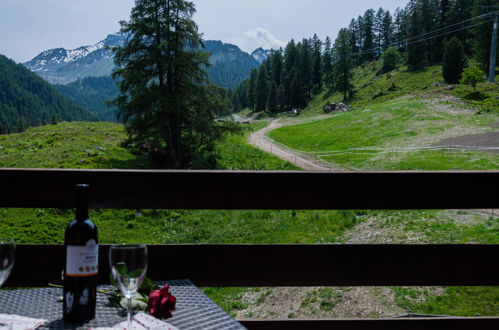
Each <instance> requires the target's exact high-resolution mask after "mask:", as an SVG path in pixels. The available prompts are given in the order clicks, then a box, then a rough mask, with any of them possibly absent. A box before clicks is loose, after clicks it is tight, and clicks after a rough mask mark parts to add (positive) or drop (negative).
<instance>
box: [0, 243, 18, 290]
mask: <svg viewBox="0 0 499 330" xmlns="http://www.w3.org/2000/svg"><path fill="white" fill-rule="evenodd" d="M15 258H16V245H15V241H14V240H13V239H11V238H0V287H2V285H3V284H4V283H5V281H6V280H7V278H8V277H9V275H10V272H11V271H12V267H13V266H14V259H15Z"/></svg>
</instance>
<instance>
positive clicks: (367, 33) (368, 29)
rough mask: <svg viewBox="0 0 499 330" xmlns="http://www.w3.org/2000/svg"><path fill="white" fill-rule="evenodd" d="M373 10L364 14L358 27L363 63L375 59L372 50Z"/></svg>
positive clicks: (373, 46)
mask: <svg viewBox="0 0 499 330" xmlns="http://www.w3.org/2000/svg"><path fill="white" fill-rule="evenodd" d="M374 16H375V13H374V10H373V9H369V10H367V11H366V12H365V13H364V17H363V18H362V24H361V26H360V29H361V31H362V32H361V34H362V51H363V52H365V53H364V54H363V55H362V59H363V61H372V60H374V58H375V55H374V52H373V49H374V48H375V45H374Z"/></svg>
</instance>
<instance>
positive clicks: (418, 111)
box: [269, 97, 499, 170]
mask: <svg viewBox="0 0 499 330" xmlns="http://www.w3.org/2000/svg"><path fill="white" fill-rule="evenodd" d="M498 122H499V116H498V115H497V114H495V113H483V114H479V115H478V114H476V113H475V112H473V111H471V110H469V109H466V108H464V107H458V105H455V104H449V103H446V102H444V101H442V100H440V99H436V98H422V97H403V98H398V99H393V100H389V101H385V102H382V103H376V104H372V105H369V106H366V107H363V108H360V109H355V110H353V111H350V112H344V113H340V114H335V115H332V117H331V118H328V119H323V120H318V121H313V122H309V123H305V124H301V125H293V126H285V127H282V128H280V129H277V130H275V131H272V132H270V134H269V136H270V137H271V138H272V139H274V140H275V141H277V142H279V143H281V144H284V145H285V146H287V147H290V148H292V149H296V150H299V151H302V152H305V153H309V154H311V155H314V156H317V157H320V158H322V159H323V160H325V161H328V162H332V163H336V164H339V165H341V166H344V167H346V168H351V169H364V170H483V169H496V168H499V157H498V156H497V153H495V154H494V153H489V152H485V151H466V152H461V151H460V150H456V149H454V150H452V149H449V148H445V147H442V148H436V150H427V149H420V150H407V148H425V147H432V146H437V145H440V141H442V140H444V139H446V138H452V137H455V136H462V135H472V134H482V133H489V132H494V131H497V128H496V127H495V124H497V123H498ZM352 149H360V150H352Z"/></svg>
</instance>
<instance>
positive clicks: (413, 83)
mask: <svg viewBox="0 0 499 330" xmlns="http://www.w3.org/2000/svg"><path fill="white" fill-rule="evenodd" d="M382 65H383V64H382V61H377V62H372V63H367V64H364V65H362V66H359V67H357V68H355V69H354V70H353V78H352V85H353V97H352V98H351V99H349V100H347V101H346V102H345V101H344V100H343V95H342V94H341V93H340V92H331V91H329V90H323V91H322V92H321V93H319V94H317V95H315V96H314V97H313V98H312V100H311V101H310V103H309V104H308V106H307V107H306V108H305V110H304V111H303V114H306V115H307V114H308V115H314V114H320V113H323V112H324V107H325V106H326V105H328V104H329V103H331V102H334V103H339V102H345V103H347V104H350V105H353V106H354V109H355V108H358V107H362V106H365V105H369V104H375V103H382V102H385V101H388V100H393V99H395V98H398V97H402V96H407V95H436V96H444V97H445V96H454V97H455V98H457V99H459V102H458V103H466V104H468V105H470V106H475V107H477V108H478V109H483V110H487V111H488V110H490V111H492V110H495V111H499V100H498V99H497V96H499V86H498V85H497V84H495V85H494V84H489V83H481V84H479V86H478V90H479V91H480V92H481V93H482V94H481V98H482V99H481V100H474V99H473V98H472V97H471V95H470V94H471V92H472V89H471V87H469V86H464V85H460V84H459V85H452V86H451V85H449V84H447V83H445V81H444V79H443V75H442V66H431V67H426V68H424V69H421V70H417V71H410V70H408V68H407V66H399V67H398V68H397V69H395V70H393V71H390V72H387V73H383V74H380V73H381V68H382Z"/></svg>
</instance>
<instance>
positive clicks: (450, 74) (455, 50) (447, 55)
mask: <svg viewBox="0 0 499 330" xmlns="http://www.w3.org/2000/svg"><path fill="white" fill-rule="evenodd" d="M465 64H466V55H465V52H464V47H463V43H462V42H461V40H460V39H459V38H457V37H452V39H450V40H449V41H447V42H446V43H445V51H444V64H443V75H444V79H445V81H446V82H447V83H449V84H458V83H459V81H460V80H461V78H462V74H463V70H464V66H465Z"/></svg>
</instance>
